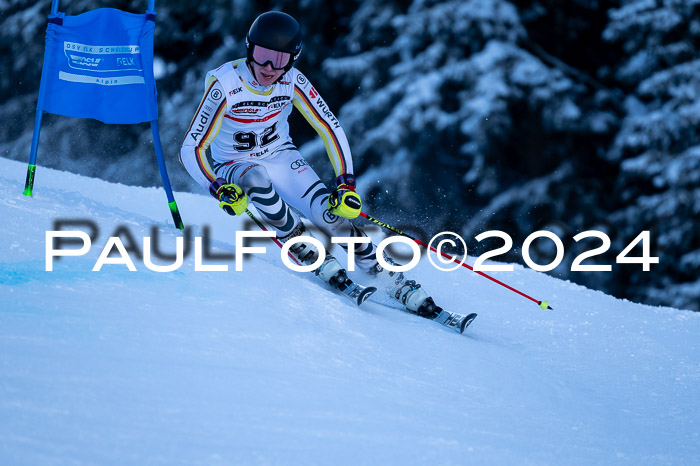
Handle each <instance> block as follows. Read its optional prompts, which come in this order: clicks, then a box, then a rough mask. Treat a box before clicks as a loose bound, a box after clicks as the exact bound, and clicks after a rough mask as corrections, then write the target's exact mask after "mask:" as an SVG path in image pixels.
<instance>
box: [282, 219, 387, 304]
mask: <svg viewBox="0 0 700 466" xmlns="http://www.w3.org/2000/svg"><path fill="white" fill-rule="evenodd" d="M305 233H306V227H305V226H304V224H303V223H300V224H299V227H297V228H296V229H295V230H294V231H293V232H292V233H291V234H289V235H287V236H285V237H284V238H280V241H282V242H287V241H289V240H290V239H291V238H295V237H297V236H302V235H304V234H305ZM289 252H290V253H291V254H292V256H293V257H294V258H295V259H297V261H298V262H300V263H301V264H303V265H311V264H313V263H314V262H316V260H317V259H318V257H319V252H318V249H317V248H316V246H314V245H313V244H312V243H310V242H307V241H299V242H297V243H295V244H294V245H292V246H291V247H290V248H289ZM313 273H314V274H315V275H316V276H317V277H319V278H320V279H321V280H323V281H324V282H326V283H328V284H329V285H330V286H331V287H333V288H335V289H337V290H339V291H340V292H341V293H343V295H345V296H346V297H348V298H350V299H351V300H353V301H354V302H355V304H357V305H358V306H359V305H360V304H362V303H363V302H365V300H366V299H367V298H369V297H370V295H372V293H374V292H375V291H377V289H376V288H375V287H373V286H369V287H364V286H362V285H359V284H357V283H355V282H353V281H352V280H351V279H350V278H349V277H348V274H347V272H346V270H345V269H344V268H343V267H342V266H341V265H340V262H338V260H337V259H336V258H335V257H333V256H332V255H330V254H327V255H326V259H325V260H324V261H323V263H322V264H321V265H320V266H319V267H318V268H317V269H316V270H314V271H313Z"/></svg>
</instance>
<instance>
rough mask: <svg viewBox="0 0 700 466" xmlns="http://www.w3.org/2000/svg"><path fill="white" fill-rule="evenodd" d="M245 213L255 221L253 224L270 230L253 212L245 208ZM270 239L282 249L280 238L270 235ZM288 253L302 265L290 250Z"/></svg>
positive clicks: (263, 229)
mask: <svg viewBox="0 0 700 466" xmlns="http://www.w3.org/2000/svg"><path fill="white" fill-rule="evenodd" d="M245 213H246V214H248V217H250V218H252V219H253V221H254V222H255V224H256V225H257V226H258V227H259V228H260V229H261V230H262V231H270V230H268V229H267V228H266V227H265V224H264V223H263V222H262V221H260V219H258V217H256V216H255V214H254V213H253V212H251V211H250V209H246V210H245ZM270 239H271V240H272V241H274V242H275V244H276V245H277V246H279V247H280V249H282V243H281V242H280V240H278V239H277V238H276V237H272V238H270ZM288 254H289V257H290V258H291V259H292V260H293V261H294V262H295V263H296V264H297V265H302V264H301V263H299V261H298V260H297V258H296V257H294V256H293V255H292V253H291V252H290V253H288Z"/></svg>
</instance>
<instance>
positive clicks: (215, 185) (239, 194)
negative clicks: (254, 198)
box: [209, 178, 248, 215]
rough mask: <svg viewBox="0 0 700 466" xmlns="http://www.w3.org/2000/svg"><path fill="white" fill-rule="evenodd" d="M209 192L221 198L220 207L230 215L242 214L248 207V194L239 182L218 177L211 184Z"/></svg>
mask: <svg viewBox="0 0 700 466" xmlns="http://www.w3.org/2000/svg"><path fill="white" fill-rule="evenodd" d="M209 193H211V195H212V196H214V197H215V198H216V199H218V200H219V207H221V208H222V209H224V212H226V213H227V214H229V215H241V214H242V213H243V212H245V211H246V209H247V208H248V195H247V194H246V193H244V192H243V190H242V189H241V188H240V186H238V185H237V184H233V183H228V182H227V181H226V179H225V178H217V179H215V180H214V181H212V182H211V184H210V185H209Z"/></svg>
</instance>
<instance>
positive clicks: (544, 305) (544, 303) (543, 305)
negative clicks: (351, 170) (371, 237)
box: [360, 212, 552, 310]
mask: <svg viewBox="0 0 700 466" xmlns="http://www.w3.org/2000/svg"><path fill="white" fill-rule="evenodd" d="M360 216H362V217H364V218H366V219H367V220H369V221H371V222H374V223H376V224H377V225H379V226H380V227H383V228H386V229H387V230H389V231H392V232H394V233H396V234H397V235H401V236H405V237H406V238H409V239H411V240H413V241H415V242H416V243H418V244H419V245H421V246H423V247H425V248H428V249H430V250H431V251H433V252H435V253H437V254H440V255H442V256H443V257H445V258H447V259H449V260H450V261H452V262H457V260H456V259H455V258H454V257H452V256H450V255H449V254H446V253H444V252H442V251H438V250H437V249H435V248H434V247H432V246H430V245H429V244H426V243H425V242H423V241H421V240H419V239H418V238H415V237H413V236H411V235H409V234H408V233H404V232H403V231H401V230H399V229H397V228H394V227H392V226H391V225H389V224H386V223H384V222H382V221H380V220H377V219H376V218H374V217H372V216H370V215H367V214H366V213H364V212H360ZM460 265H462V266H463V267H466V268H468V269H469V270H471V271H472V272H474V273H477V274H479V275H481V276H482V277H485V278H488V279H489V280H491V281H492V282H495V283H498V284H499V285H501V286H503V287H505V288H508V289H509V290H510V291H513V292H515V293H518V294H519V295H520V296H522V297H524V298H527V299H529V300H530V301H532V302H534V303H537V304H538V305H539V306H540V308H541V309H542V310H546V309H552V307H551V306H550V305H549V303H548V302H547V301H538V300H537V299H535V298H533V297H532V296H528V295H526V294H525V293H523V292H522V291H519V290H517V289H515V288H513V287H512V286H509V285H506V284H505V283H503V282H502V281H500V280H497V279H495V278H493V277H492V276H490V275H488V274H485V273H484V272H480V271H478V270H474V268H473V267H472V266H470V265H469V264H467V263H466V262H461V263H460Z"/></svg>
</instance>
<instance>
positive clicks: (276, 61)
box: [253, 45, 291, 70]
mask: <svg viewBox="0 0 700 466" xmlns="http://www.w3.org/2000/svg"><path fill="white" fill-rule="evenodd" d="M290 59H291V54H289V53H287V52H278V51H277V50H270V49H266V48H265V47H260V46H259V45H256V46H254V47H253V61H254V62H255V64H256V65H259V66H267V64H268V63H269V64H270V65H271V66H272V69H273V70H283V69H284V68H285V67H286V66H287V65H288V64H289V60H290Z"/></svg>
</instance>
